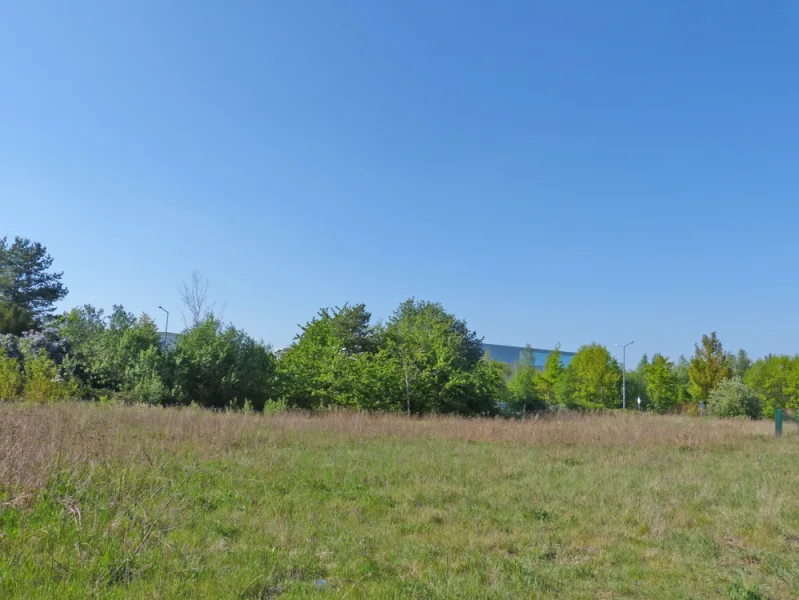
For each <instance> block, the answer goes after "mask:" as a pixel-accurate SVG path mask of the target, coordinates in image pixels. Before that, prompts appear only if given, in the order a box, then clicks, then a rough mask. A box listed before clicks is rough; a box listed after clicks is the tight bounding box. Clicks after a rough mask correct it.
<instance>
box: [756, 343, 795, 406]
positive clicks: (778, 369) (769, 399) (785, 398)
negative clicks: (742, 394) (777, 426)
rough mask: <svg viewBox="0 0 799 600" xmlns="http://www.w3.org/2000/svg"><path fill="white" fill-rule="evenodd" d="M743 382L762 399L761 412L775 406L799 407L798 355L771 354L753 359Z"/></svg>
mask: <svg viewBox="0 0 799 600" xmlns="http://www.w3.org/2000/svg"><path fill="white" fill-rule="evenodd" d="M744 382H745V383H746V384H747V385H748V386H749V387H751V388H752V389H754V390H755V392H757V394H758V395H759V396H760V397H761V398H762V399H763V414H764V415H765V416H766V417H769V418H771V417H773V416H774V409H776V408H794V409H797V408H799V356H786V355H774V354H771V355H769V356H766V357H765V358H762V359H760V360H757V361H755V362H754V363H753V364H752V366H751V367H750V368H749V369H748V370H747V372H746V375H745V376H744Z"/></svg>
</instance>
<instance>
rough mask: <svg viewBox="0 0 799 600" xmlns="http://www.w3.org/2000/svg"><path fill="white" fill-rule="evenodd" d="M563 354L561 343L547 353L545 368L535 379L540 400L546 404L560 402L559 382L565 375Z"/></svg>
mask: <svg viewBox="0 0 799 600" xmlns="http://www.w3.org/2000/svg"><path fill="white" fill-rule="evenodd" d="M561 361H562V356H561V353H560V344H558V345H557V346H555V349H554V350H552V352H550V353H549V355H547V358H546V360H545V361H544V369H543V370H542V371H541V372H540V373H539V374H538V376H537V377H536V380H535V385H536V391H537V395H538V400H539V401H540V402H541V403H542V404H544V405H550V404H557V403H558V394H557V390H558V382H559V381H560V378H561V377H562V376H563V371H564V370H565V369H564V367H563V363H562V362H561Z"/></svg>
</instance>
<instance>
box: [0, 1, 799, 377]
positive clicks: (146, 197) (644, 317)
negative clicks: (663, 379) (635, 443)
mask: <svg viewBox="0 0 799 600" xmlns="http://www.w3.org/2000/svg"><path fill="white" fill-rule="evenodd" d="M798 65H799V2H795V1H794V0H783V1H775V2H769V3H762V2H755V1H754V0H752V1H734V2H730V1H727V0H724V1H721V0H718V1H706V2H696V1H695V0H680V1H670V2H640V1H638V0H627V1H622V2H613V1H611V2H595V1H593V0H590V1H589V0H585V1H579V2H578V1H563V2H554V1H553V2H526V1H517V2H502V1H500V2H487V1H486V2H468V1H467V2H464V1H460V0H458V1H453V0H446V1H445V0H441V1H437V2H422V1H402V2H393V3H389V2H374V1H373V0H363V1H357V2H356V1H348V0H335V1H334V0H318V1H311V2H267V1H265V0H264V1H261V0H258V1H252V2H240V1H230V2H221V1H219V2H199V1H184V2H168V1H164V0H158V1H150V0H147V1H145V0H137V1H136V2H130V1H127V2H118V1H111V2H96V1H86V0H73V1H71V2H37V1H35V0H32V1H30V2H10V1H2V0H0V90H2V91H1V92H0V208H1V210H0V219H1V220H0V234H2V233H6V234H8V235H12V236H13V235H22V236H26V237H30V238H33V239H35V240H38V241H41V242H43V243H44V244H46V245H47V246H48V248H49V250H50V251H51V253H52V254H53V256H54V257H55V259H56V263H55V266H56V267H57V268H58V269H59V270H63V271H64V272H65V276H64V278H65V282H66V283H67V285H68V286H69V288H70V290H71V293H70V295H69V297H68V298H67V301H66V302H65V304H64V307H65V308H67V307H71V306H74V305H78V304H82V303H87V302H88V303H92V304H94V305H96V306H100V307H104V308H110V306H111V305H112V304H114V303H121V304H124V305H125V307H126V308H128V309H129V310H132V311H134V312H136V313H140V312H142V311H147V312H148V313H150V314H151V315H153V316H154V317H156V318H158V319H159V322H160V321H162V318H161V315H160V314H159V311H158V309H157V307H158V305H159V304H163V305H164V306H166V307H168V308H171V309H172V313H173V321H172V322H173V323H175V322H176V321H179V317H178V294H177V287H178V285H179V283H180V280H181V279H182V278H187V277H188V275H189V273H190V272H191V270H192V269H200V270H201V271H203V272H204V273H205V275H206V276H207V277H208V278H209V279H210V281H211V283H212V293H213V296H214V298H215V299H216V300H218V301H219V302H220V303H224V304H226V309H225V313H224V316H225V318H226V319H227V320H229V321H232V322H233V323H234V324H236V325H237V326H239V327H242V328H244V329H246V330H247V331H248V332H250V333H251V334H252V335H254V336H255V337H258V338H263V339H264V340H265V341H269V342H271V343H273V344H275V345H277V346H282V345H285V344H287V343H288V342H289V341H290V340H291V339H292V337H293V335H294V334H295V333H296V331H297V327H296V326H297V323H300V322H305V321H306V320H308V319H309V318H311V317H312V316H313V315H314V313H315V312H316V310H317V309H318V308H319V307H321V306H327V305H336V304H342V303H344V302H347V301H349V302H365V303H366V304H367V306H368V307H369V308H370V309H371V310H372V312H373V314H374V315H375V316H376V317H383V318H385V317H387V316H388V315H389V314H390V313H391V311H392V310H393V308H394V307H395V306H396V305H397V304H398V303H399V302H400V301H401V300H403V299H405V298H407V297H410V296H415V297H416V298H420V299H428V300H437V301H441V302H442V303H443V304H444V305H445V306H446V308H447V309H449V310H450V311H452V312H454V313H455V314H457V315H458V316H460V317H463V318H465V319H466V320H467V322H468V323H469V325H470V326H471V327H473V328H474V329H476V330H477V331H478V333H480V334H481V335H483V336H485V338H486V341H490V342H494V343H505V344H524V343H527V342H529V343H531V344H533V345H534V346H539V347H548V346H551V345H552V344H554V343H556V342H558V341H560V342H561V343H562V344H563V348H564V349H566V350H574V349H576V348H577V347H578V346H579V345H580V344H582V343H586V342H591V341H594V340H595V341H598V342H601V343H604V344H607V345H609V346H612V345H613V344H614V343H616V342H622V341H625V340H629V339H635V340H636V345H635V346H633V347H632V348H631V349H630V350H631V352H630V353H629V355H628V362H630V361H635V360H637V359H638V357H639V356H640V353H641V352H643V351H647V352H649V353H652V352H654V351H657V350H660V351H663V352H665V353H667V354H669V355H671V356H674V357H676V356H678V355H679V354H680V353H685V354H690V352H691V351H692V347H693V343H694V342H695V341H697V340H698V339H699V338H700V337H701V335H702V333H705V332H710V331H711V330H717V331H718V333H719V336H720V338H721V340H722V342H724V344H725V346H727V347H728V349H730V350H735V349H737V348H738V347H741V346H743V347H745V348H747V349H748V350H749V351H750V353H751V354H753V355H762V354H764V353H766V352H769V351H773V352H790V353H794V352H797V351H799V319H797V311H798V310H799V309H798V308H797V306H799V304H798V303H797V292H799V277H798V276H797V275H798V273H797V268H796V265H797V257H798V256H799V254H798V251H799V227H798V226H799V219H798V217H799V205H798V203H799V77H797V68H799V67H798ZM172 328H173V329H174V327H172Z"/></svg>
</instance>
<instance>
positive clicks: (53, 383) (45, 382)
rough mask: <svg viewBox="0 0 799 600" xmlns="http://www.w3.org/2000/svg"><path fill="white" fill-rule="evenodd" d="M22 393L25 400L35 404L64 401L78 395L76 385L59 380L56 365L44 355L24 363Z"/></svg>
mask: <svg viewBox="0 0 799 600" xmlns="http://www.w3.org/2000/svg"><path fill="white" fill-rule="evenodd" d="M23 391H24V393H25V396H26V398H28V399H29V400H34V401H37V402H53V401H55V400H66V399H68V398H71V397H74V396H77V395H78V387H77V383H76V382H74V381H64V380H63V379H61V378H60V377H59V376H58V368H57V367H56V364H55V363H54V362H53V361H52V360H51V359H49V358H47V357H46V356H44V355H40V356H36V357H29V358H27V360H26V361H25V378H24V385H23Z"/></svg>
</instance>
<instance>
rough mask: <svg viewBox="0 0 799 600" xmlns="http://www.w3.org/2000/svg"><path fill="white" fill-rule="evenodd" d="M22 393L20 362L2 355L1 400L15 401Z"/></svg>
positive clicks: (0, 371) (0, 358) (0, 374)
mask: <svg viewBox="0 0 799 600" xmlns="http://www.w3.org/2000/svg"><path fill="white" fill-rule="evenodd" d="M21 391H22V373H21V371H20V368H19V361H17V360H16V359H14V358H6V357H4V356H2V355H0V400H13V399H14V398H16V397H17V396H19V394H20V392H21Z"/></svg>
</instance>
